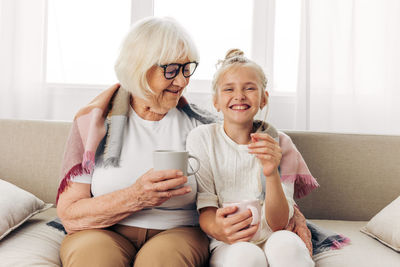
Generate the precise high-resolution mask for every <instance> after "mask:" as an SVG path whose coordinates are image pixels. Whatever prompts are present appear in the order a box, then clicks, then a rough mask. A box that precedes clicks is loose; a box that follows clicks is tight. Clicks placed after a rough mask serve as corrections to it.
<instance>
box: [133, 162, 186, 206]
mask: <svg viewBox="0 0 400 267" xmlns="http://www.w3.org/2000/svg"><path fill="white" fill-rule="evenodd" d="M186 182H187V177H186V176H184V175H183V172H182V171H180V170H162V171H154V170H153V169H151V170H149V171H148V172H146V173H145V174H143V175H142V176H141V177H140V178H139V179H137V180H136V182H135V183H134V184H133V185H132V186H131V187H130V188H131V189H132V193H130V195H131V196H132V197H134V198H135V199H137V200H138V203H139V207H141V208H149V207H155V206H159V205H161V204H162V203H164V202H165V201H167V200H168V199H170V198H171V197H174V196H181V195H184V194H187V193H189V192H191V191H192V189H191V187H190V186H183V187H182V185H184V184H185V183H186Z"/></svg>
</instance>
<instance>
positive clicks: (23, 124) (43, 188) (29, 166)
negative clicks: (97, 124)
mask: <svg viewBox="0 0 400 267" xmlns="http://www.w3.org/2000/svg"><path fill="white" fill-rule="evenodd" d="M71 125H72V124H71V123H69V122H54V121H52V122H50V121H24V120H0V136H1V138H0V179H3V180H6V181H9V182H10V183H13V184H15V185H17V186H18V187H20V188H22V189H24V190H26V191H28V192H31V193H32V194H34V195H35V196H37V197H38V198H40V199H42V200H43V201H44V202H47V203H55V200H56V195H57V188H58V182H59V176H60V171H61V160H62V157H63V153H64V146H65V142H66V140H67V136H68V133H69V129H70V127H71Z"/></svg>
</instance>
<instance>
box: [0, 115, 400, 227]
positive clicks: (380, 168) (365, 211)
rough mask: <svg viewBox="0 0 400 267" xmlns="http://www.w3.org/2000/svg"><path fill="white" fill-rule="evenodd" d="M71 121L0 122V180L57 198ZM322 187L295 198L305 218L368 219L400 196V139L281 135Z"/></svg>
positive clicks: (42, 196)
mask: <svg viewBox="0 0 400 267" xmlns="http://www.w3.org/2000/svg"><path fill="white" fill-rule="evenodd" d="M71 125H72V123H71V122H54V121H51V122H50V121H23V120H2V119H0V133H1V135H0V136H1V138H0V179H3V180H6V181H9V182H11V183H13V184H15V185H17V186H19V187H21V188H23V189H24V190H26V191H29V192H31V193H33V194H34V195H36V196H37V197H38V198H40V199H42V200H43V201H45V202H47V203H54V202H55V198H56V195H57V188H58V182H59V176H60V171H61V161H62V158H63V152H64V147H65V142H66V140H67V137H68V134H69V130H70V127H71ZM286 133H287V134H289V136H290V137H291V138H292V140H293V142H294V143H295V144H296V146H297V148H298V149H299V151H300V152H301V153H302V155H303V157H304V159H305V161H306V162H307V164H308V167H309V168H310V171H311V173H312V174H313V175H314V177H316V178H317V180H318V183H319V184H320V185H321V186H320V187H319V188H317V189H316V190H314V191H313V192H312V193H311V194H309V195H308V196H306V197H304V198H302V199H299V200H296V201H297V203H298V204H299V206H300V208H301V210H302V211H303V212H304V214H305V215H306V217H307V218H310V219H336V220H355V221H356V220H363V221H367V220H370V219H371V218H372V217H373V216H374V215H375V214H377V213H378V212H379V211H380V210H381V209H382V208H384V207H385V206H386V205H388V204H389V203H390V202H391V201H392V200H393V199H395V198H396V197H397V196H398V195H399V192H400V136H385V135H361V134H338V133H317V132H295V131H286Z"/></svg>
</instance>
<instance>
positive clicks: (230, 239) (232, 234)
mask: <svg viewBox="0 0 400 267" xmlns="http://www.w3.org/2000/svg"><path fill="white" fill-rule="evenodd" d="M236 211H237V207H234V206H233V207H226V208H219V209H217V211H216V214H215V225H216V228H215V229H214V236H213V237H214V238H215V239H217V240H219V241H223V242H225V243H227V244H233V243H236V242H240V241H243V242H247V241H249V240H250V239H251V238H252V237H253V236H254V235H255V233H256V232H257V230H258V226H259V224H256V225H250V224H251V222H252V220H253V217H252V214H251V211H250V210H247V211H244V212H241V213H238V214H234V213H235V212H236ZM233 214H234V215H233ZM228 215H231V216H229V217H227V216H228Z"/></svg>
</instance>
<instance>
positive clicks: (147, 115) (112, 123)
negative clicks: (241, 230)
mask: <svg viewBox="0 0 400 267" xmlns="http://www.w3.org/2000/svg"><path fill="white" fill-rule="evenodd" d="M197 64H198V54H197V50H196V47H195V45H194V43H193V41H192V39H191V38H190V37H189V35H188V34H187V33H186V31H185V30H184V29H183V28H182V27H181V26H180V25H179V24H178V23H177V22H176V21H174V20H173V19H169V18H155V17H151V18H146V19H143V20H141V21H139V22H138V23H136V24H135V25H134V27H133V28H132V30H131V31H130V32H129V33H128V35H127V37H126V39H125V40H124V42H123V45H122V48H121V51H120V55H119V57H118V59H117V62H116V65H115V71H116V74H117V77H118V79H119V82H120V84H117V85H115V86H113V87H111V88H109V89H108V90H106V91H104V92H103V93H101V94H100V95H99V96H97V97H96V98H95V99H94V100H93V101H92V102H91V103H90V104H89V105H87V106H86V107H83V108H82V109H80V110H79V112H78V114H77V115H76V116H75V119H74V123H73V127H72V129H71V132H70V136H69V139H68V142H67V145H66V151H65V155H64V161H63V169H62V176H61V178H62V179H61V182H60V186H59V190H58V198H57V204H58V205H57V213H58V216H59V217H60V219H61V221H62V223H63V226H64V228H65V230H66V231H67V233H68V235H67V236H66V237H65V239H64V241H63V242H62V245H61V249H60V257H61V260H62V264H63V266H131V265H132V263H133V264H134V265H135V266H202V265H207V264H208V258H209V251H208V243H209V242H208V238H207V236H206V235H205V234H204V233H203V232H202V231H201V230H200V228H199V226H198V214H197V211H196V207H195V200H196V191H197V186H196V181H195V179H194V177H193V176H189V177H186V176H184V175H183V173H182V172H181V171H179V170H164V171H154V170H153V169H152V167H153V166H152V152H153V151H154V150H158V149H173V150H184V149H185V141H186V137H187V135H188V133H189V132H190V130H192V129H193V128H195V127H196V126H198V125H199V124H204V123H210V122H214V121H215V118H214V117H211V116H210V114H209V113H206V112H204V111H201V110H199V109H198V108H196V107H195V106H193V105H190V104H188V103H187V102H186V100H185V99H184V98H183V97H181V96H182V93H183V90H184V89H185V87H186V86H187V85H188V83H189V79H190V76H191V75H193V73H194V71H195V70H196V67H197ZM294 218H295V219H293V220H292V221H291V223H290V225H289V226H290V230H292V231H294V232H296V233H297V234H298V235H299V236H300V237H301V238H302V239H303V241H304V242H305V243H306V245H307V246H308V248H309V249H310V252H311V249H312V245H311V236H310V231H309V230H308V229H307V226H306V223H305V219H304V216H303V215H302V214H301V213H300V212H299V210H298V209H297V208H295V216H294Z"/></svg>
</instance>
